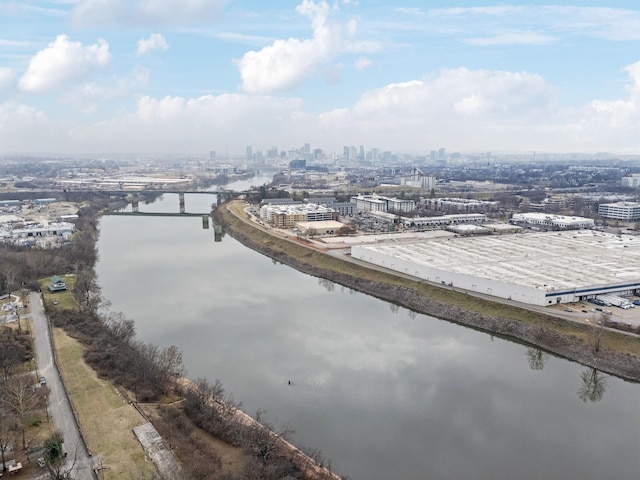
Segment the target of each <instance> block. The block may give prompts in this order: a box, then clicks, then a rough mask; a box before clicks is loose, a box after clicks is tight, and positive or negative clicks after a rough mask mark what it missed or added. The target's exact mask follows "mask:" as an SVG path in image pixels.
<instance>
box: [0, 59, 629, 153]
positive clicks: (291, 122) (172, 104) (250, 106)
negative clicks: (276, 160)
mask: <svg viewBox="0 0 640 480" xmlns="http://www.w3.org/2000/svg"><path fill="white" fill-rule="evenodd" d="M624 71H625V73H626V74H627V75H628V78H629V85H628V89H627V94H626V95H624V96H623V97H621V98H618V99H614V100H606V101H605V100H600V99H597V100H594V101H592V102H589V103H588V104H586V105H584V107H583V108H580V109H567V108H561V107H560V106H559V105H558V103H557V101H556V98H555V95H556V92H555V89H554V87H553V86H552V85H549V83H548V82H547V81H546V80H545V79H544V78H543V77H541V76H540V75H536V74H531V73H527V72H506V71H492V70H469V69H465V68H458V69H448V70H442V71H440V72H437V73H434V74H432V75H428V76H425V77H423V78H421V79H418V80H410V81H406V82H401V83H392V84H388V85H385V86H383V87H380V88H377V89H373V90H370V91H368V92H366V93H365V94H363V95H362V97H361V98H360V100H359V101H358V102H357V103H356V104H354V105H353V106H351V107H349V108H341V109H336V110H331V111H327V112H324V113H321V114H317V115H316V114H310V113H308V112H307V111H306V110H305V108H304V104H303V102H302V101H301V100H300V99H295V98H281V97H275V96H254V95H245V94H223V95H218V96H212V95H205V96H201V97H197V98H183V97H176V96H167V97H164V98H153V97H149V96H145V97H142V98H140V99H139V100H138V103H137V106H136V107H135V109H134V110H133V111H130V112H126V113H118V114H114V116H112V117H111V118H110V119H109V120H107V121H102V122H99V123H93V124H83V123H81V122H80V121H76V123H75V126H74V127H73V128H65V129H63V127H61V126H60V125H59V122H58V121H57V120H58V119H57V118H56V122H53V121H49V120H47V118H46V117H45V116H44V114H43V113H42V112H40V111H38V110H36V109H33V108H31V107H26V106H16V105H9V106H7V105H0V143H1V144H2V145H3V148H5V142H7V143H6V145H8V147H7V148H6V150H7V151H11V150H22V151H25V150H31V151H33V150H38V151H61V152H74V151H76V152H77V151H86V152H141V153H160V152H171V153H187V152H196V153H197V152H208V151H209V150H212V149H213V150H221V149H225V148H226V146H228V148H229V151H230V152H241V151H243V149H244V146H245V145H247V144H252V145H256V146H258V145H262V146H267V145H283V146H287V145H297V144H300V142H302V141H305V142H311V143H312V144H314V145H318V146H320V147H321V148H325V149H326V150H327V151H329V152H335V151H340V150H341V148H342V146H343V145H351V144H356V145H357V144H363V145H365V147H366V148H368V147H374V146H376V147H381V148H385V149H390V150H396V151H422V152H424V151H427V150H429V149H432V148H434V147H437V146H441V145H447V146H450V148H452V149H457V150H461V151H470V150H490V151H500V150H503V151H504V150H513V151H532V150H536V151H583V152H589V151H612V152H635V151H636V150H637V139H638V138H640V62H638V63H635V64H632V65H628V66H627V67H626V68H625V69H624ZM135 75H136V74H133V75H132V76H133V77H135ZM139 75H140V77H141V79H140V81H144V76H145V74H144V72H141V73H140V74H139ZM136 81H137V80H135V79H124V80H122V81H121V83H119V82H115V81H114V82H112V84H110V86H108V85H102V86H99V85H96V84H88V85H86V86H85V87H84V88H83V89H82V90H81V92H80V93H79V94H81V95H83V96H85V97H88V98H94V99H97V100H100V99H104V98H107V97H108V96H109V95H112V96H117V95H125V96H126V95H130V94H131V92H132V91H133V90H134V89H135V88H133V87H132V85H133V86H134V87H135V84H136ZM129 98H130V97H129ZM83 101H84V100H83ZM49 129H51V131H53V132H55V133H56V135H49V131H50V130H49ZM42 131H46V134H45V135H40V133H41V132H42ZM14 136H15V138H14ZM34 139H37V142H38V143H36V141H34ZM21 142H22V143H21ZM36 145H37V146H36Z"/></svg>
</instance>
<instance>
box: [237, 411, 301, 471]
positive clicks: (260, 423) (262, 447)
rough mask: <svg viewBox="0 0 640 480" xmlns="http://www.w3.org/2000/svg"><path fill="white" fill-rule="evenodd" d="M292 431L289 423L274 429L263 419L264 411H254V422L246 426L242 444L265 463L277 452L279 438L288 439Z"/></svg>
mask: <svg viewBox="0 0 640 480" xmlns="http://www.w3.org/2000/svg"><path fill="white" fill-rule="evenodd" d="M293 433H294V431H293V429H292V428H291V427H290V426H289V425H285V426H284V427H282V428H279V429H276V427H275V426H274V425H272V424H270V423H267V422H266V421H265V419H264V411H262V410H258V411H257V412H256V423H254V424H252V425H251V426H250V427H248V428H247V429H246V430H245V432H244V434H243V435H242V445H243V447H244V448H245V449H246V450H249V451H250V452H251V453H253V454H254V455H255V456H257V457H258V458H259V459H260V461H261V463H262V464H263V465H266V464H267V463H268V462H269V461H270V460H271V458H272V457H273V456H275V454H276V453H277V452H278V446H279V444H280V441H281V440H288V438H289V437H290V436H291V435H292V434H293Z"/></svg>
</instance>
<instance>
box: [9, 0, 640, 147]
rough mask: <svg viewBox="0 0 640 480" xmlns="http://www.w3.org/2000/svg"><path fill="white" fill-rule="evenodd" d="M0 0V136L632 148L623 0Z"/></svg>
mask: <svg viewBox="0 0 640 480" xmlns="http://www.w3.org/2000/svg"><path fill="white" fill-rule="evenodd" d="M581 3H582V6H566V5H560V4H555V5H554V4H545V3H543V2H539V1H531V2H527V3H524V2H519V1H512V2H510V3H508V4H500V5H495V4H493V3H481V2H476V1H458V2H455V3H454V4H453V5H452V2H445V1H443V0H441V1H434V2H430V4H429V7H425V6H424V2H418V1H417V0H407V1H404V2H402V3H398V2H390V1H381V2H376V3H373V4H372V3H371V2H359V1H355V0H342V1H335V2H321V1H310V0H302V1H297V2H296V1H291V2H282V1H280V2H269V3H264V2H257V1H255V0H254V1H223V0H188V1H180V2H178V1H175V0H146V1H139V2H127V1H124V0H111V1H108V2H107V1H103V0H46V1H45V0H30V1H24V2H14V1H2V2H0V31H1V32H2V33H0V154H14V153H53V154H72V153H140V154H160V153H168V154H172V153H177V154H180V153H197V154H201V155H207V154H208V152H209V151H212V150H214V151H217V152H219V153H222V152H229V153H230V154H234V155H237V154H241V153H243V152H245V151H246V147H247V146H248V145H252V146H253V148H254V150H256V151H258V150H266V149H268V148H270V147H271V146H278V147H279V148H280V149H289V148H292V147H296V146H299V145H302V144H304V143H310V144H311V145H312V146H313V147H314V148H316V147H318V148H322V149H324V150H325V151H326V152H327V153H328V154H331V153H337V154H340V152H342V149H343V147H344V146H345V145H349V146H350V145H353V146H356V147H358V148H359V146H360V145H364V146H365V149H367V150H368V149H370V148H378V149H379V150H381V151H383V150H392V151H395V152H422V153H428V152H429V151H431V150H437V149H439V148H440V147H442V146H446V147H447V151H462V152H474V151H475V152H483V151H493V152H505V151H509V152H523V153H524V152H532V151H537V152H557V153H562V152H583V153H593V152H599V151H606V152H612V153H620V154H635V153H637V152H638V146H639V145H638V140H637V139H638V138H640V54H638V53H637V48H636V47H637V46H638V44H639V42H640V8H635V9H634V8H629V7H628V6H627V2H622V1H610V2H606V3H605V2H603V1H599V2H598V1H589V2H581Z"/></svg>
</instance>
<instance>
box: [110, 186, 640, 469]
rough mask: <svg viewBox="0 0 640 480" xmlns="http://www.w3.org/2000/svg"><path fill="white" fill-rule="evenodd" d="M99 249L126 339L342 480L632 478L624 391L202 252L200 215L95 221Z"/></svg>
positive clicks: (264, 264)
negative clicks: (132, 328)
mask: <svg viewBox="0 0 640 480" xmlns="http://www.w3.org/2000/svg"><path fill="white" fill-rule="evenodd" d="M247 186H248V184H247ZM235 188H236V189H238V190H242V189H244V188H246V187H244V186H243V184H239V185H236V186H235ZM212 201H213V197H209V196H208V195H187V196H186V206H187V211H189V208H190V207H191V208H192V211H203V209H206V207H208V206H209V205H210V204H211V203H212ZM177 208H178V199H177V196H176V195H165V196H164V197H163V198H162V199H160V200H158V201H156V202H155V203H153V204H149V205H140V210H141V211H144V210H147V211H177ZM98 248H99V254H100V259H99V262H98V265H97V273H98V278H99V282H100V284H101V287H102V293H103V295H104V296H105V297H106V298H107V299H108V300H110V301H111V303H112V310H114V311H121V312H124V313H125V315H126V316H127V317H128V318H132V319H134V320H135V322H136V329H137V332H138V337H139V338H140V339H141V340H143V341H146V342H151V343H154V344H157V345H160V346H168V345H172V344H175V345H177V346H178V347H179V348H180V349H181V350H182V351H183V352H184V359H185V365H186V367H187V370H188V375H189V377H190V378H192V379H195V378H197V377H207V378H209V379H211V380H214V379H220V380H221V381H222V382H223V384H224V386H225V387H226V389H227V391H228V392H232V394H233V398H234V399H235V400H236V401H240V402H242V404H243V408H244V410H245V411H246V412H247V413H249V414H254V413H255V412H256V411H257V410H258V409H263V410H266V412H267V415H266V416H267V419H269V420H270V421H272V422H273V423H276V424H284V423H287V424H289V425H290V426H291V427H293V429H295V431H296V433H295V434H294V436H293V442H294V443H295V444H297V445H298V446H302V447H304V446H310V447H313V448H317V449H320V450H322V452H323V454H324V455H325V457H327V458H329V459H331V461H332V466H333V469H334V470H335V471H336V472H337V473H339V474H341V475H348V476H349V478H350V479H351V480H387V479H416V480H417V479H430V480H438V479H463V478H464V479H471V478H473V479H514V478H518V479H525V480H527V479H531V480H534V479H564V480H566V479H580V480H584V479H603V478H607V479H610V480H612V479H621V480H622V479H625V480H626V479H629V478H636V477H637V475H638V472H640V455H638V450H639V448H640V428H639V426H640V409H639V408H638V407H637V403H636V402H637V400H638V395H639V393H640V389H639V388H640V387H639V386H638V385H636V384H632V383H629V382H625V381H622V380H620V379H618V378H615V377H611V376H605V375H602V374H600V373H599V372H594V371H592V370H591V369H589V368H587V367H584V366H581V365H579V364H576V363H573V362H569V361H567V360H564V359H561V358H558V357H554V356H549V355H546V354H541V353H540V352H539V351H536V350H534V349H529V348H527V347H525V346H522V345H520V344H517V343H514V342H510V341H506V340H503V339H499V338H494V337H492V336H491V335H488V334H486V333H480V332H477V331H474V330H472V329H469V328H465V327H462V326H459V325H454V324H451V323H448V322H445V321H442V320H438V319H435V318H431V317H429V316H425V315H420V314H415V313H413V312H410V311H407V310H405V309H403V308H398V307H396V306H394V305H391V304H389V303H387V302H383V301H380V300H378V299H375V298H372V297H369V296H366V295H364V294H360V293H357V292H353V291H350V290H348V289H345V288H342V287H340V286H339V285H334V284H332V283H330V282H324V281H320V280H319V279H317V278H314V277H311V276H308V275H305V274H302V273H299V272H297V271H296V270H293V269H291V268H289V267H286V266H284V265H281V264H277V263H274V262H273V261H272V260H271V259H269V258H267V257H264V256H262V255H260V254H258V253H256V252H254V251H252V250H250V249H247V248H246V247H244V246H242V245H241V244H239V243H238V242H236V241H235V240H234V239H233V238H231V237H229V236H225V237H224V238H223V241H222V242H218V243H216V242H214V239H213V231H212V230H211V229H209V230H204V229H202V222H201V221H200V219H199V218H194V217H191V218H175V217H169V218H167V217H160V218H157V217H118V216H113V217H103V218H102V219H101V221H100V239H99V242H98ZM594 380H595V381H594ZM289 382H290V383H291V384H289Z"/></svg>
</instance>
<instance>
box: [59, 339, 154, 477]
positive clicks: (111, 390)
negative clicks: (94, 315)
mask: <svg viewBox="0 0 640 480" xmlns="http://www.w3.org/2000/svg"><path fill="white" fill-rule="evenodd" d="M53 333H54V343H55V346H56V354H57V356H58V365H59V367H60V370H61V374H62V377H63V379H64V382H65V385H66V387H67V392H68V393H69V396H70V398H71V401H72V402H73V406H74V408H75V410H76V411H77V412H78V417H79V419H80V424H81V425H82V431H83V432H84V435H85V437H86V439H87V443H88V446H89V450H90V451H91V453H92V455H94V456H98V457H100V459H101V462H102V465H103V467H105V468H106V469H105V470H103V473H102V475H103V477H102V478H105V479H114V480H115V479H119V478H138V476H139V475H140V474H141V473H142V472H144V473H145V474H146V475H151V474H152V472H155V468H154V467H153V465H150V464H149V463H148V462H146V461H145V453H144V450H143V449H142V446H141V445H140V443H139V442H138V441H137V440H136V438H135V437H134V435H133V433H132V431H131V429H132V428H133V427H136V426H138V425H142V424H144V423H146V420H145V419H144V418H143V417H142V415H140V414H139V413H138V412H137V411H136V410H135V408H133V406H131V405H129V403H128V402H127V401H125V399H123V398H122V396H120V394H119V393H118V391H117V390H116V389H115V387H114V386H113V384H112V383H111V382H109V381H108V380H103V379H100V378H98V376H97V375H96V373H95V371H94V370H93V369H92V368H91V367H89V366H88V365H87V364H86V363H85V362H84V360H83V358H82V354H83V347H82V345H81V344H80V342H78V341H77V340H75V339H73V338H71V337H70V336H69V335H67V334H66V333H65V332H64V331H63V330H62V329H60V328H55V329H54V330H53ZM144 478H147V477H146V476H145V477H144Z"/></svg>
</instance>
